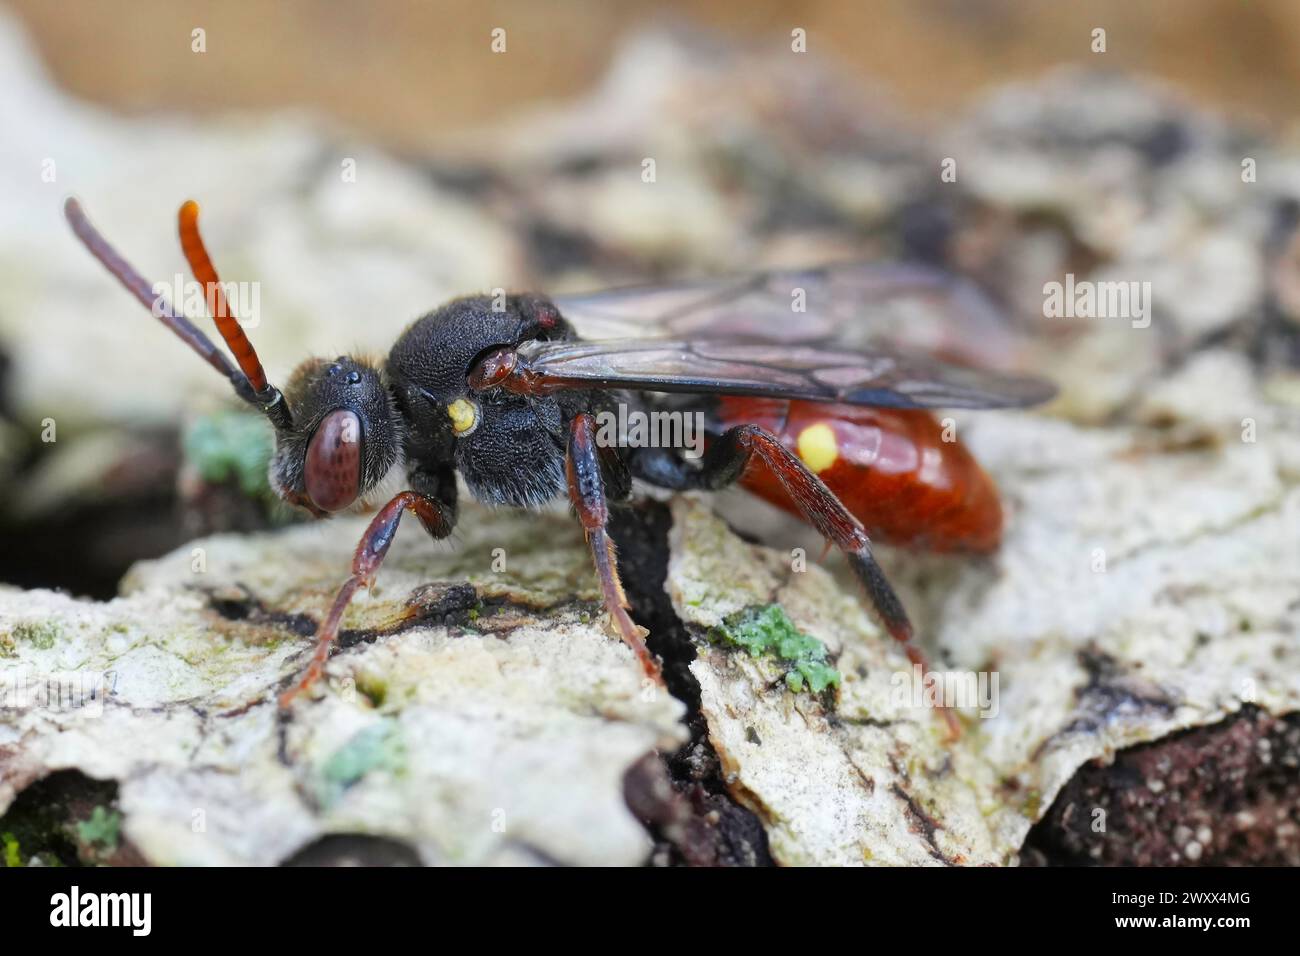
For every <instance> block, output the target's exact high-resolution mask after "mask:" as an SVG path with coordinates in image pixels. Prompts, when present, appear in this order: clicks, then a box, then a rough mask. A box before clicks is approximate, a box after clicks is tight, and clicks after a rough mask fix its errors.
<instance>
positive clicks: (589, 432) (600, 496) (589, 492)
mask: <svg viewBox="0 0 1300 956" xmlns="http://www.w3.org/2000/svg"><path fill="white" fill-rule="evenodd" d="M600 452H601V450H600V448H598V447H597V445H596V427H595V423H594V420H593V419H592V417H591V415H589V414H587V413H586V412H583V413H581V414H579V415H576V416H574V419H573V424H572V425H571V426H570V427H569V454H568V456H567V457H566V459H565V473H566V474H567V475H568V479H569V500H570V501H571V502H572V503H573V507H574V510H575V511H577V513H578V519H579V520H580V521H581V522H582V528H583V531H585V532H586V534H587V544H588V545H589V546H590V547H591V557H592V560H593V561H594V562H595V565H596V574H597V575H598V576H599V577H600V589H601V592H602V593H603V594H604V596H605V607H606V609H607V610H608V611H609V614H610V617H611V618H612V619H613V621H614V625H615V626H616V627H617V628H618V633H619V636H620V637H622V638H623V643H625V644H626V645H627V646H628V647H630V648H631V649H632V653H634V654H635V655H636V656H637V659H638V660H640V661H641V666H642V667H644V668H645V672H646V674H647V675H648V676H649V677H650V678H652V679H653V680H654V681H656V682H657V683H662V681H663V677H662V675H661V674H660V672H659V664H658V662H656V661H655V659H654V656H653V655H652V654H651V653H650V651H649V649H648V648H647V647H646V646H645V640H644V638H643V636H642V629H641V628H638V627H637V626H636V624H634V623H633V621H632V618H631V617H630V616H629V615H628V613H627V607H628V604H627V596H626V595H625V594H624V593H623V583H622V581H620V580H619V577H618V560H617V558H616V557H615V554H614V542H613V541H611V540H610V538H609V535H608V534H607V533H606V531H605V526H606V524H607V523H608V521H609V505H608V503H607V502H606V500H605V480H604V478H603V477H602V476H601V468H600V459H601V454H600Z"/></svg>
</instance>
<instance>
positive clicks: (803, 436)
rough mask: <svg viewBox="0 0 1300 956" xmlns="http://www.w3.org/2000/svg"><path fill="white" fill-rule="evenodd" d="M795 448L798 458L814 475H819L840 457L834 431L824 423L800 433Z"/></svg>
mask: <svg viewBox="0 0 1300 956" xmlns="http://www.w3.org/2000/svg"><path fill="white" fill-rule="evenodd" d="M797 447H798V449H799V457H800V458H801V459H803V463H804V464H805V465H807V466H808V467H809V468H810V469H812V471H813V473H814V474H821V473H822V472H823V471H825V470H826V469H827V468H829V467H830V466H831V465H833V464H835V459H837V458H839V457H840V448H839V445H838V443H837V442H836V441H835V430H834V429H833V428H831V426H830V425H828V424H826V423H825V422H818V423H817V424H816V425H809V426H808V427H807V428H805V429H804V430H803V431H801V432H800V433H799V441H798V446H797Z"/></svg>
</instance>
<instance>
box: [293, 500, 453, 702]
mask: <svg viewBox="0 0 1300 956" xmlns="http://www.w3.org/2000/svg"><path fill="white" fill-rule="evenodd" d="M415 477H416V476H415V475H412V478H413V479H414V478H415ZM452 488H453V489H454V488H455V485H454V484H453V485H452ZM408 511H409V512H411V513H412V514H414V515H415V516H416V517H418V518H419V519H420V523H421V524H422V525H423V526H424V530H426V531H427V532H429V534H430V535H432V536H433V537H434V538H445V537H447V535H449V534H451V529H452V526H453V525H454V524H455V520H456V506H455V502H454V498H453V499H452V501H450V502H448V503H445V504H444V503H442V502H439V501H438V500H437V499H436V498H433V497H430V496H429V495H426V494H421V493H420V492H418V491H403V492H402V493H401V494H399V495H397V496H396V497H395V498H393V500H392V501H390V502H388V504H386V505H384V507H382V508H380V509H379V512H378V513H377V514H376V515H375V517H374V519H373V520H372V521H371V522H370V525H369V527H367V528H366V533H365V534H363V535H362V536H361V543H360V544H358V545H357V550H356V552H355V553H354V554H353V556H352V576H351V577H350V578H348V579H347V581H346V582H345V583H344V584H343V587H341V588H339V592H338V595H337V596H336V597H335V598H334V603H333V605H331V607H330V611H329V614H328V615H326V617H325V620H323V621H322V622H321V624H320V627H319V628H317V630H316V653H315V654H313V655H312V658H311V662H310V663H309V664H308V665H307V670H306V671H304V672H303V675H302V679H301V680H299V681H298V683H296V684H295V685H294V686H293V687H291V688H290V689H289V690H287V691H285V692H284V693H283V694H281V695H280V706H281V707H288V706H289V705H290V704H291V703H293V701H294V698H296V697H297V696H298V695H299V694H301V693H302V692H303V691H305V690H307V689H308V688H310V687H311V686H312V684H314V683H316V681H318V680H319V679H320V677H321V675H322V674H323V673H324V672H325V662H326V661H328V660H329V656H330V651H331V650H332V649H333V647H334V642H335V640H336V639H337V638H338V631H339V622H340V621H341V620H342V619H343V612H344V611H345V610H347V606H348V604H349V602H351V600H352V596H353V595H354V594H356V592H357V589H358V588H362V587H365V588H369V587H370V586H371V584H373V583H374V579H375V573H376V572H377V571H378V570H379V565H380V564H382V563H383V560H384V556H385V555H387V554H388V547H389V545H391V544H392V543H393V537H394V536H395V535H396V534H397V526H398V524H399V523H400V522H401V520H402V515H403V514H405V513H406V512H408Z"/></svg>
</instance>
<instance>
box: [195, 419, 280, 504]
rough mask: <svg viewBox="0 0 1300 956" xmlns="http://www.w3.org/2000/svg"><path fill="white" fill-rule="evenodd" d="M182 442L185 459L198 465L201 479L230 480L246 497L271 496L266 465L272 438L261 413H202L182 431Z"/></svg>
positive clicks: (217, 482) (269, 456)
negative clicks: (202, 414) (200, 416)
mask: <svg viewBox="0 0 1300 956" xmlns="http://www.w3.org/2000/svg"><path fill="white" fill-rule="evenodd" d="M183 444H184V451H185V460H186V461H188V462H190V463H191V464H193V465H194V466H195V467H196V468H198V470H199V474H200V475H202V476H203V480H204V481H209V482H212V483H214V484H220V483H224V482H226V481H230V480H232V479H233V480H235V481H236V482H237V483H238V485H239V490H240V491H241V492H243V494H245V495H247V496H248V497H250V498H269V497H271V489H270V486H269V485H268V484H267V480H266V466H267V463H268V462H269V461H270V460H271V453H272V450H273V449H272V439H271V432H270V431H269V430H268V429H267V427H266V422H265V420H264V419H263V418H262V417H261V416H259V415H251V414H249V413H247V412H235V411H222V412H216V413H214V414H212V415H205V416H204V417H202V418H200V419H198V420H197V421H196V422H194V424H192V425H191V426H190V427H189V428H188V429H187V430H186V432H185V437H184V439H183Z"/></svg>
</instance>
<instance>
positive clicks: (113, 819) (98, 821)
mask: <svg viewBox="0 0 1300 956" xmlns="http://www.w3.org/2000/svg"><path fill="white" fill-rule="evenodd" d="M121 832H122V814H120V813H118V812H117V811H116V810H109V809H106V808H105V807H102V806H98V807H95V809H94V811H93V812H92V813H91V814H90V819H89V820H82V821H81V822H80V823H78V824H77V836H78V837H80V838H81V842H82V843H85V844H87V845H89V846H94V847H100V848H102V849H104V850H107V851H108V852H110V853H111V852H112V851H114V850H116V849H117V843H118V840H119V838H120V837H121Z"/></svg>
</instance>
